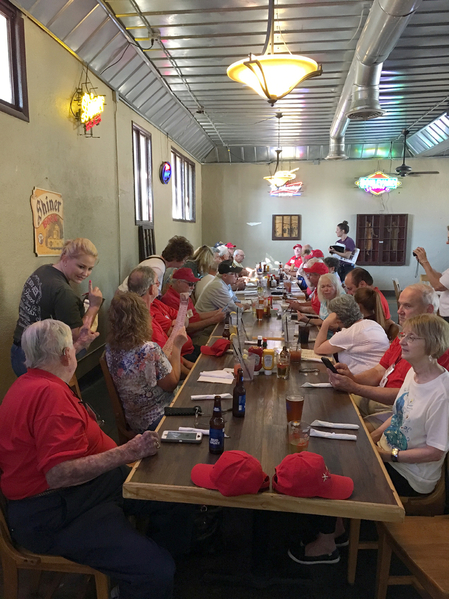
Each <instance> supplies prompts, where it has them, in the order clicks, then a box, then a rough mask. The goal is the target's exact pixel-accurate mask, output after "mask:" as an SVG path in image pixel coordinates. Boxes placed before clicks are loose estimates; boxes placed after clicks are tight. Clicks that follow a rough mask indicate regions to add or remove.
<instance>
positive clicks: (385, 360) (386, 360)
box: [379, 337, 449, 389]
mask: <svg viewBox="0 0 449 599" xmlns="http://www.w3.org/2000/svg"><path fill="white" fill-rule="evenodd" d="M379 364H380V365H381V366H383V367H384V368H385V369H386V370H388V368H389V367H390V366H391V365H392V364H395V367H394V370H393V372H392V373H391V374H389V375H388V378H387V384H386V385H385V387H389V388H395V389H399V388H400V387H402V383H403V382H404V379H405V375H406V374H407V372H408V371H409V370H410V368H411V364H409V363H408V362H407V360H404V359H403V358H402V348H401V346H400V345H399V337H396V339H394V340H393V341H392V342H391V345H390V347H389V348H388V349H387V351H386V352H385V353H384V355H383V356H382V359H381V361H380V362H379ZM438 364H440V366H443V368H446V370H449V349H448V350H447V351H446V352H445V353H444V354H443V355H442V356H441V358H438Z"/></svg>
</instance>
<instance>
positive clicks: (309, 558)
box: [287, 547, 340, 566]
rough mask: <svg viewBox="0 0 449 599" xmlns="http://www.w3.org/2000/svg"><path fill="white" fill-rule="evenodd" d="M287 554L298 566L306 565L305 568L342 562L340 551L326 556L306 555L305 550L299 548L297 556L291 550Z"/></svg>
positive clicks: (336, 550)
mask: <svg viewBox="0 0 449 599" xmlns="http://www.w3.org/2000/svg"><path fill="white" fill-rule="evenodd" d="M287 554H288V557H289V558H290V559H292V560H293V561H294V562H296V563H297V564H304V565H305V566H314V565H315V564H338V562H339V561H340V554H339V553H338V549H335V551H333V552H332V553H329V554H324V555H306V554H305V548H304V547H299V548H298V550H295V554H293V553H292V550H291V549H289V550H288V552H287Z"/></svg>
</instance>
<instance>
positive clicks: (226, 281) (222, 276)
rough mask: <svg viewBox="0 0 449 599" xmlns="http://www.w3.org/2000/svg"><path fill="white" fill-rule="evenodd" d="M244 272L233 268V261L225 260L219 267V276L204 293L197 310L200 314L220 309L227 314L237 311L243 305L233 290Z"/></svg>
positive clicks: (236, 267)
mask: <svg viewBox="0 0 449 599" xmlns="http://www.w3.org/2000/svg"><path fill="white" fill-rule="evenodd" d="M241 271H242V268H241V267H240V266H233V264H232V260H225V261H224V262H221V263H220V264H219V266H218V274H217V275H216V276H215V278H214V279H213V281H211V282H210V283H209V284H208V285H207V286H206V287H205V288H204V289H203V291H202V293H201V295H200V297H199V298H198V301H197V302H196V306H195V308H196V309H197V310H198V312H212V310H218V308H222V309H225V310H226V311H227V312H232V311H233V310H234V311H236V310H237V307H239V308H242V307H243V306H242V304H241V303H240V302H239V301H238V300H237V297H236V296H235V294H234V292H233V291H232V289H231V285H233V284H234V283H235V282H236V281H237V275H238V274H239V273H240V272H241Z"/></svg>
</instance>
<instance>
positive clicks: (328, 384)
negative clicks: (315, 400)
mask: <svg viewBox="0 0 449 599" xmlns="http://www.w3.org/2000/svg"><path fill="white" fill-rule="evenodd" d="M301 387H321V388H325V387H332V385H331V384H330V383H304V384H303V385H301ZM322 426H324V425H322Z"/></svg>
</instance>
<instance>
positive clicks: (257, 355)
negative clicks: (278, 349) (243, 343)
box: [248, 335, 263, 375]
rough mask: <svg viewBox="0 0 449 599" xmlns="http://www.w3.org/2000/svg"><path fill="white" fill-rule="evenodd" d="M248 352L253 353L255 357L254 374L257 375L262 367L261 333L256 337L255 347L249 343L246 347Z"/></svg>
mask: <svg viewBox="0 0 449 599" xmlns="http://www.w3.org/2000/svg"><path fill="white" fill-rule="evenodd" d="M248 353H249V354H253V355H254V356H255V358H256V362H255V364H254V374H255V375H258V374H259V372H260V369H261V368H262V354H263V347H262V335H259V336H258V337H257V346H256V347H255V346H254V345H251V346H250V347H249V348H248Z"/></svg>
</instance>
